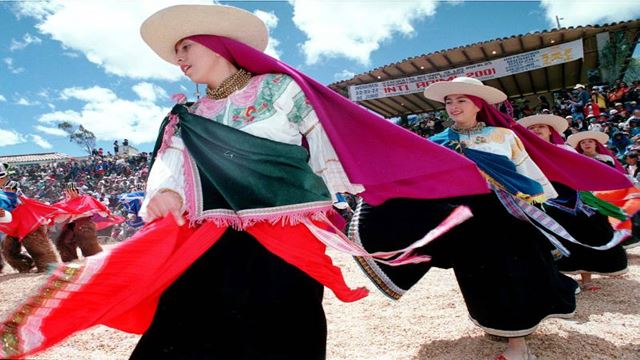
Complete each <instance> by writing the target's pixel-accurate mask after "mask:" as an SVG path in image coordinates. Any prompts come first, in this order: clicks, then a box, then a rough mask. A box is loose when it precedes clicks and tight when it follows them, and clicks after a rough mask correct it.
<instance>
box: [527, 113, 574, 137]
mask: <svg viewBox="0 0 640 360" xmlns="http://www.w3.org/2000/svg"><path fill="white" fill-rule="evenodd" d="M518 124H520V125H522V126H524V127H526V128H528V127H529V126H532V125H536V124H544V125H549V126H551V127H552V128H554V129H555V131H557V132H558V133H559V134H562V133H563V132H564V131H565V130H567V128H568V127H569V124H568V123H567V120H566V119H564V118H561V117H560V116H556V115H544V114H539V115H531V116H527V117H523V118H522V119H520V120H518Z"/></svg>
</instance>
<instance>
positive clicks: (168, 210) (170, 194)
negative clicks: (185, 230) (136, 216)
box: [145, 189, 184, 226]
mask: <svg viewBox="0 0 640 360" xmlns="http://www.w3.org/2000/svg"><path fill="white" fill-rule="evenodd" d="M181 209H182V197H180V195H179V194H178V193H177V192H175V191H173V190H168V189H165V190H161V191H160V192H158V193H157V194H155V195H154V196H153V198H151V200H150V201H149V205H147V214H148V215H149V216H147V219H145V221H146V222H151V221H153V220H155V219H158V218H161V217H165V216H167V214H171V215H173V218H174V219H175V220H176V223H178V225H180V226H182V225H184V218H183V217H182V212H181Z"/></svg>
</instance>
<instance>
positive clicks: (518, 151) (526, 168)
mask: <svg viewBox="0 0 640 360" xmlns="http://www.w3.org/2000/svg"><path fill="white" fill-rule="evenodd" d="M512 134H513V137H512V138H511V139H512V140H511V160H512V161H513V163H514V164H515V165H516V171H517V172H518V174H521V175H524V176H526V177H529V178H531V179H533V180H535V181H537V182H538V183H540V185H542V188H543V190H544V195H545V197H546V198H547V199H553V198H556V197H558V193H557V192H556V190H555V189H554V188H553V185H551V182H550V181H549V179H547V177H546V176H545V175H544V173H543V172H542V170H540V168H539V167H538V165H536V163H535V162H533V160H532V159H531V157H530V156H529V154H528V153H527V150H525V148H524V145H522V141H520V138H518V137H517V136H516V135H515V133H512Z"/></svg>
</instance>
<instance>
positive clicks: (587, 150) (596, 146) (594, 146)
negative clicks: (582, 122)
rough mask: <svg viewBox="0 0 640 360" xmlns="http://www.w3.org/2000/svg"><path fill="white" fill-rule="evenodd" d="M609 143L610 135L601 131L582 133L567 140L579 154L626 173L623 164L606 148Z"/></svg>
mask: <svg viewBox="0 0 640 360" xmlns="http://www.w3.org/2000/svg"><path fill="white" fill-rule="evenodd" d="M607 141H609V135H607V134H605V133H603V132H601V131H581V132H579V133H576V134H573V135H571V136H569V137H568V138H567V143H568V144H569V146H571V147H573V148H574V149H575V150H576V151H577V152H579V153H581V154H583V155H585V156H588V157H590V158H592V159H594V160H598V161H600V162H602V163H605V164H607V165H609V166H611V167H615V168H617V169H618V170H620V169H622V170H623V171H624V168H623V167H622V164H620V162H619V161H617V160H616V159H615V158H614V157H613V154H611V152H610V151H609V150H608V149H607V148H606V145H607Z"/></svg>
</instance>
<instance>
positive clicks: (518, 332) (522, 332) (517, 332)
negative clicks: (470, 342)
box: [469, 310, 576, 337]
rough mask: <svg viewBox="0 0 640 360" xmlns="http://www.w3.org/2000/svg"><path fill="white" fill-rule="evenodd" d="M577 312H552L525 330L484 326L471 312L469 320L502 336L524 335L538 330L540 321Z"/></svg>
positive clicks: (493, 333) (564, 317) (568, 316)
mask: <svg viewBox="0 0 640 360" xmlns="http://www.w3.org/2000/svg"><path fill="white" fill-rule="evenodd" d="M575 313H576V312H575V310H574V311H573V312H571V313H568V314H550V315H547V316H545V317H544V318H542V319H541V320H540V321H539V322H538V324H536V325H535V326H533V327H530V328H528V329H523V330H499V329H493V328H490V327H486V326H482V325H480V323H479V322H478V321H477V320H476V319H474V318H473V317H471V314H469V320H471V322H472V323H474V324H475V325H476V326H478V327H479V328H481V329H482V330H484V331H486V332H487V333H489V334H491V335H496V336H502V337H522V336H527V335H529V334H531V333H533V332H534V331H536V329H537V328H538V326H540V323H541V322H543V321H545V320H547V319H552V318H559V319H570V318H572V317H573V316H574V315H575Z"/></svg>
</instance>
